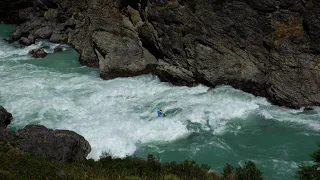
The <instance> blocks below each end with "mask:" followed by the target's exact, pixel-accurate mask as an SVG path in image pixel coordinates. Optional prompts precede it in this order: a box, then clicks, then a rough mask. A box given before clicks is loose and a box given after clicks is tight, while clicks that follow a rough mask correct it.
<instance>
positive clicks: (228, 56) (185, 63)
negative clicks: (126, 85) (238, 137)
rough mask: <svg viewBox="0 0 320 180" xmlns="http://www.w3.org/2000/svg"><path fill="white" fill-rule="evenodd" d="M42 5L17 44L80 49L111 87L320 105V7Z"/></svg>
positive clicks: (166, 1) (290, 3) (178, 2)
mask: <svg viewBox="0 0 320 180" xmlns="http://www.w3.org/2000/svg"><path fill="white" fill-rule="evenodd" d="M32 2H33V6H29V7H27V8H26V6H22V7H18V8H16V11H18V12H20V14H21V19H20V20H24V21H25V22H24V23H22V24H21V25H20V27H19V28H18V29H17V31H16V32H14V33H13V34H12V37H13V38H14V39H19V38H20V37H21V36H24V34H28V33H30V34H35V35H36V36H37V37H39V38H48V39H50V40H51V41H53V42H67V43H70V44H72V45H73V46H74V47H75V48H76V49H77V50H78V51H79V53H80V62H81V63H82V64H84V65H88V66H94V67H99V68H100V71H101V77H103V78H105V79H109V78H115V77H123V76H124V77H126V76H134V75H139V74H143V73H154V74H157V75H158V76H159V77H160V79H162V80H164V81H170V82H172V83H174V84H179V85H194V84H196V83H203V84H206V85H209V86H212V87H215V86H217V85H221V84H227V85H232V86H233V87H235V88H239V89H242V90H244V91H247V92H251V93H253V94H255V95H259V96H266V97H269V98H270V99H271V100H273V101H274V102H275V103H277V104H279V105H284V106H289V107H295V108H296V107H301V106H313V105H320V93H319V92H320V81H319V79H320V66H319V62H320V58H319V57H320V40H319V39H320V31H319V30H320V20H319V16H318V15H319V13H320V5H319V4H320V2H319V1H315V0H305V1H300V0H279V1H275V0H266V1H264V0H233V1H221V0H162V1H159V0H149V1H146V0H132V1H128V0H103V1H102V0H93V1H85V0H79V1H75V0H67V1H62V0H55V1H54V0H33V1H32ZM30 8H33V9H34V11H30ZM24 12H31V15H29V16H28V17H26V16H25V14H26V13H24ZM22 17H23V18H22ZM8 20H10V18H8ZM108 41H110V42H108ZM155 64H156V65H157V66H155Z"/></svg>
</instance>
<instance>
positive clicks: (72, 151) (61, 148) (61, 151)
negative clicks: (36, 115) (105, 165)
mask: <svg viewBox="0 0 320 180" xmlns="http://www.w3.org/2000/svg"><path fill="white" fill-rule="evenodd" d="M16 134H17V135H18V136H19V139H18V140H17V143H18V147H19V149H20V150H21V151H23V152H28V153H31V154H34V155H38V156H46V157H50V158H53V159H54V160H56V161H60V162H69V161H74V160H84V159H85V158H86V157H87V155H88V154H89V153H90V151H91V146H90V144H89V143H88V141H87V140H85V139H84V138H83V137H82V136H81V135H79V134H77V133H75V132H73V131H67V130H52V129H48V128H46V127H44V126H41V125H27V126H26V127H25V128H23V129H21V130H19V131H18V132H17V133H16Z"/></svg>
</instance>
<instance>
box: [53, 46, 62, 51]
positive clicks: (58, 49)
mask: <svg viewBox="0 0 320 180" xmlns="http://www.w3.org/2000/svg"><path fill="white" fill-rule="evenodd" d="M53 51H54V52H55V53H56V52H61V51H63V48H62V47H61V46H57V47H55V48H54V49H53Z"/></svg>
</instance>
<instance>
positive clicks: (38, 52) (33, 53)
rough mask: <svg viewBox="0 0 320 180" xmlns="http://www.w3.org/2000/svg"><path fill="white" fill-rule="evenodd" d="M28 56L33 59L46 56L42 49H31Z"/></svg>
mask: <svg viewBox="0 0 320 180" xmlns="http://www.w3.org/2000/svg"><path fill="white" fill-rule="evenodd" d="M29 54H30V55H31V56H32V57H34V58H44V57H46V55H47V53H46V52H45V51H44V49H43V48H36V49H32V50H31V51H29Z"/></svg>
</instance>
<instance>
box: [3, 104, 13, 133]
mask: <svg viewBox="0 0 320 180" xmlns="http://www.w3.org/2000/svg"><path fill="white" fill-rule="evenodd" d="M11 120H12V114H11V113H9V112H8V111H7V110H6V109H5V108H3V107H2V106H0V129H5V128H6V127H7V126H8V125H9V124H10V123H11Z"/></svg>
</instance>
